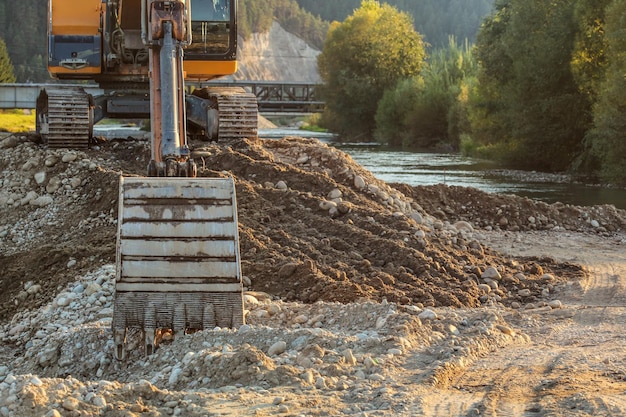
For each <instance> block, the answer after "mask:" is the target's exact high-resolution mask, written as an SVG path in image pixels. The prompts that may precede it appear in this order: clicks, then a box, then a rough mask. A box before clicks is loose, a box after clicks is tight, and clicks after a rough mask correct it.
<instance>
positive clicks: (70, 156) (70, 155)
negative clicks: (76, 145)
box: [61, 152, 78, 163]
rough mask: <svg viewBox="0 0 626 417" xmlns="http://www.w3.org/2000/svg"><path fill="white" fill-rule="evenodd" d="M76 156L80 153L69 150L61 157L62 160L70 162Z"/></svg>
mask: <svg viewBox="0 0 626 417" xmlns="http://www.w3.org/2000/svg"><path fill="white" fill-rule="evenodd" d="M76 158H78V155H76V154H75V153H74V152H68V153H66V154H63V157H62V158H61V160H62V161H63V162H65V163H68V162H73V161H75V160H76Z"/></svg>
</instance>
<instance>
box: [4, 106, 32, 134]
mask: <svg viewBox="0 0 626 417" xmlns="http://www.w3.org/2000/svg"><path fill="white" fill-rule="evenodd" d="M34 130H35V111H34V110H19V109H18V110H0V132H10V133H21V132H32V131H34Z"/></svg>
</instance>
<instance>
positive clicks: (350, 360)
mask: <svg viewBox="0 0 626 417" xmlns="http://www.w3.org/2000/svg"><path fill="white" fill-rule="evenodd" d="M343 360H344V362H345V364H346V365H349V366H354V365H356V358H355V357H354V355H353V354H352V350H351V349H347V350H346V351H345V352H343Z"/></svg>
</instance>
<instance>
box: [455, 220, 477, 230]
mask: <svg viewBox="0 0 626 417" xmlns="http://www.w3.org/2000/svg"><path fill="white" fill-rule="evenodd" d="M454 228H455V229H456V230H458V231H466V232H473V231H474V227H473V226H472V225H471V224H469V222H466V221H463V220H460V221H458V222H456V223H454Z"/></svg>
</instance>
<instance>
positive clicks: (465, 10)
mask: <svg viewBox="0 0 626 417" xmlns="http://www.w3.org/2000/svg"><path fill="white" fill-rule="evenodd" d="M296 1H297V2H298V4H299V5H300V7H302V8H303V9H305V10H307V11H309V12H311V13H312V14H314V15H315V16H319V17H320V18H322V19H324V20H328V21H333V20H336V21H340V22H341V21H343V20H345V18H346V17H348V16H349V15H351V14H352V12H353V11H354V10H355V9H357V8H358V7H359V6H360V4H361V0H341V1H337V0H296ZM381 3H389V4H390V5H392V6H395V7H397V8H398V9H399V10H402V11H405V12H407V13H409V14H410V15H411V16H413V20H414V22H415V29H416V30H417V31H418V32H419V33H421V34H422V35H424V39H425V40H426V42H428V43H429V44H430V45H432V46H433V47H446V46H448V39H449V36H454V37H455V38H456V39H457V40H458V41H463V40H464V39H466V38H467V39H469V41H470V42H472V43H473V42H474V40H475V38H476V34H477V33H478V29H479V28H480V24H481V22H482V20H483V18H484V17H485V16H487V15H488V14H490V13H491V11H492V9H493V4H494V0H419V1H418V0H386V1H385V0H383V1H381Z"/></svg>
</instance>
